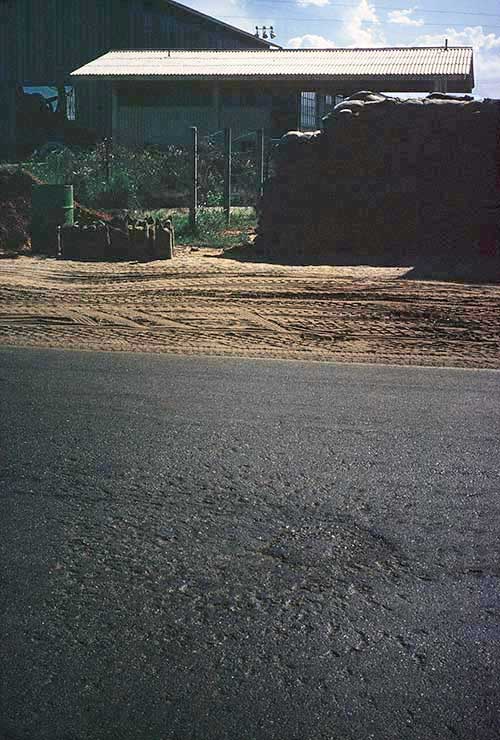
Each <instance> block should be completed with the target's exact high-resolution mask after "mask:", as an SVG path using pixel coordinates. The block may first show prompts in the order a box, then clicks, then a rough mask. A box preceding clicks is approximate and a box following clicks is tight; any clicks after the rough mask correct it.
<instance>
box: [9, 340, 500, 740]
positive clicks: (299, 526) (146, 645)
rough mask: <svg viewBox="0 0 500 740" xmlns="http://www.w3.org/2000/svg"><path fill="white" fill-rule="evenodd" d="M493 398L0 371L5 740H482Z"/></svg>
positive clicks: (385, 383) (216, 375) (499, 479)
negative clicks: (453, 739)
mask: <svg viewBox="0 0 500 740" xmlns="http://www.w3.org/2000/svg"><path fill="white" fill-rule="evenodd" d="M499 391H500V373H499V372H495V371H465V370H444V369H427V368H415V367H412V368H404V367H398V368H395V367H382V366H379V367H375V366H355V365H334V364H326V363H325V364H321V363H305V362H281V361H275V362H267V361H251V360H227V359H216V358H201V357H198V358H181V357H165V356H154V355H146V354H144V355H141V354H134V355H132V354H118V353H116V354H111V353H90V352H88V353H83V352H64V351H56V350H19V349H16V350H14V349H2V350H0V401H1V414H0V439H1V443H0V449H1V461H2V464H1V469H0V501H1V506H2V516H1V519H0V563H1V571H0V603H1V615H2V616H1V620H0V625H1V632H2V642H1V647H0V650H1V653H2V654H1V659H2V669H1V671H0V738H2V740H87V739H88V740H94V739H95V740H101V739H102V740H114V739H115V738H120V739H124V740H167V739H170V738H171V739H173V740H184V739H186V740H187V739H188V738H189V739H190V740H191V739H192V740H264V739H265V740H268V739H269V740H271V739H272V740H316V738H318V739H319V738H325V739H328V740H351V739H352V740H365V739H368V738H375V739H377V740H378V739H379V738H380V739H381V740H382V739H383V740H406V739H408V740H414V739H415V740H416V739H419V740H420V739H424V738H425V739H427V738H429V739H430V738H436V740H446V738H463V740H470V738H472V737H474V738H478V739H479V740H482V739H484V740H489V739H490V738H491V740H494V739H495V740H496V739H497V738H498V736H499V733H500V717H499V709H498V707H499V706H500V683H499V680H498V676H499V669H500V649H499V646H500V588H499V583H500V581H499V579H500V537H499V534H500V531H499V530H500V523H499V522H500V518H499V513H500V512H499V509H500V463H499V458H500V455H499V440H500V404H499V401H498V399H499Z"/></svg>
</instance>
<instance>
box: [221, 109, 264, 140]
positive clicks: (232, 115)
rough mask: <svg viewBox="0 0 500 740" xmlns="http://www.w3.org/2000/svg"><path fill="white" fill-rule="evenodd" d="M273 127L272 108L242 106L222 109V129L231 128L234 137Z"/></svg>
mask: <svg viewBox="0 0 500 740" xmlns="http://www.w3.org/2000/svg"><path fill="white" fill-rule="evenodd" d="M270 127H271V108H270V107H269V108H264V107H256V106H246V107H244V106H242V107H238V108H233V107H231V108H226V107H222V108H221V113H220V128H231V129H232V130H233V134H234V136H238V135H239V134H242V133H244V132H245V131H253V130H257V129H259V128H265V129H269V128H270Z"/></svg>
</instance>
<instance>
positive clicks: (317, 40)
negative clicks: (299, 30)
mask: <svg viewBox="0 0 500 740" xmlns="http://www.w3.org/2000/svg"><path fill="white" fill-rule="evenodd" d="M286 46H287V47H289V48H290V49H329V48H332V47H333V46H335V42H334V41H330V39H325V37H324V36H316V34H314V33H306V34H305V35H304V36H294V37H293V38H292V39H288V42H287V44H286Z"/></svg>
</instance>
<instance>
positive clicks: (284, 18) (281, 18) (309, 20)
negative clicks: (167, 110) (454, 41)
mask: <svg viewBox="0 0 500 740" xmlns="http://www.w3.org/2000/svg"><path fill="white" fill-rule="evenodd" d="M353 7H357V6H353ZM218 17H219V18H221V19H222V18H226V19H227V18H231V19H233V18H239V19H245V20H248V16H246V15H220V16H218ZM272 18H273V23H274V24H275V25H276V22H277V21H300V22H301V23H324V22H325V21H328V22H329V23H345V22H346V19H345V18H332V17H330V16H325V17H324V18H292V17H290V16H288V15H287V16H285V15H283V16H279V15H273V16H272ZM362 23H374V24H376V25H377V26H394V25H398V24H395V23H391V22H390V21H379V20H377V21H371V20H368V19H366V20H365V19H364V18H363V20H362ZM450 23H452V21H449V22H448V23H419V24H418V26H415V25H412V26H406V27H407V28H424V27H425V26H433V27H437V28H444V27H449V26H450ZM482 25H483V26H485V27H486V28H491V29H499V28H500V26H490V24H489V23H488V24H486V23H484V24H482ZM278 30H279V29H278Z"/></svg>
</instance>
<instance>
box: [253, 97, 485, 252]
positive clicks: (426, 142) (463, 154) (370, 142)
mask: <svg viewBox="0 0 500 740" xmlns="http://www.w3.org/2000/svg"><path fill="white" fill-rule="evenodd" d="M323 123H324V129H323V131H321V132H319V131H318V132H314V133H308V134H304V133H300V132H290V133H288V134H286V135H285V136H284V137H283V138H282V139H281V141H280V143H279V144H278V146H277V147H276V150H275V154H274V164H275V168H274V169H275V175H274V177H273V178H272V179H271V180H269V181H268V183H267V185H266V188H265V191H264V195H263V197H262V199H261V202H260V204H259V223H258V229H257V238H256V240H255V249H256V251H257V252H258V253H260V254H262V255H266V256H267V257H270V258H273V259H289V260H291V261H293V260H297V261H304V260H306V261H319V262H343V261H350V262H352V261H360V260H361V261H370V262H373V263H376V262H380V263H384V262H385V263H398V264H405V263H408V264H414V263H415V261H416V260H417V259H418V258H420V257H422V256H429V255H434V254H437V253H439V254H444V255H449V254H452V253H454V252H456V251H457V250H462V251H463V250H467V249H468V250H469V251H471V252H474V250H475V252H477V253H478V254H480V253H481V250H483V251H487V250H489V252H490V253H491V255H493V254H494V253H495V254H498V251H499V234H498V226H499V213H500V208H499V206H500V177H499V161H498V160H499V153H500V128H499V126H500V102H499V101H491V100H485V101H477V100H474V99H472V98H471V97H470V96H462V97H453V96H449V95H442V94H432V95H430V96H427V97H425V98H415V99H408V100H402V99H398V98H390V97H387V96H384V95H380V94H377V93H369V92H361V93H358V94H356V95H353V96H351V97H350V98H348V99H346V100H345V101H343V102H342V103H341V104H339V105H337V106H336V107H335V109H334V110H333V112H332V113H330V114H329V115H328V116H326V117H325V119H323ZM486 243H487V246H486Z"/></svg>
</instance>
